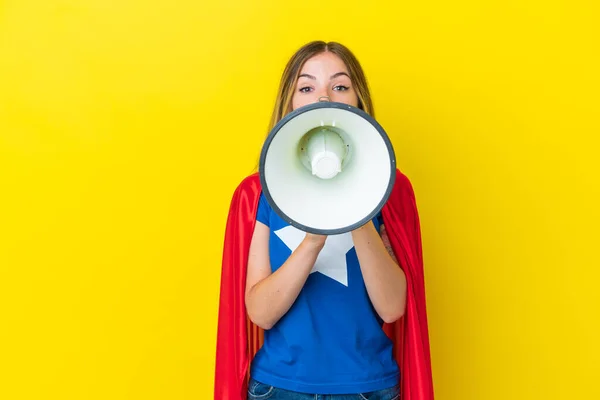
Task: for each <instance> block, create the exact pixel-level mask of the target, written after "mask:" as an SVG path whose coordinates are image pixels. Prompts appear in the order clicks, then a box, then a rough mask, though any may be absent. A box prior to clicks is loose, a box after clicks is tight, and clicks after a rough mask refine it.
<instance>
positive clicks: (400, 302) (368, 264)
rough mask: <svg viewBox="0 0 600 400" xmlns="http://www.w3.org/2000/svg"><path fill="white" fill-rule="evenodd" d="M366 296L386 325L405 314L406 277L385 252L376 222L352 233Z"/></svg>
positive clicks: (388, 253)
mask: <svg viewBox="0 0 600 400" xmlns="http://www.w3.org/2000/svg"><path fill="white" fill-rule="evenodd" d="M352 239H353V241H354V247H355V249H356V254H357V256H358V260H359V263H360V268H361V271H362V275H363V279H364V281H365V286H366V288H367V293H368V295H369V298H370V299H371V302H372V303H373V307H375V310H376V311H377V313H378V314H379V316H380V317H381V318H382V319H383V320H384V321H385V322H393V321H395V320H397V319H398V318H400V317H401V316H402V315H403V314H404V309H405V304H406V276H405V275H404V272H403V271H402V269H401V268H400V267H399V266H398V264H397V263H396V261H395V260H394V258H392V256H391V255H390V252H389V251H388V249H386V247H385V245H384V243H383V241H382V240H381V237H380V236H379V233H378V232H377V230H376V229H375V226H374V225H373V223H371V222H369V223H368V224H366V225H364V226H362V227H360V228H358V229H356V230H354V231H353V232H352Z"/></svg>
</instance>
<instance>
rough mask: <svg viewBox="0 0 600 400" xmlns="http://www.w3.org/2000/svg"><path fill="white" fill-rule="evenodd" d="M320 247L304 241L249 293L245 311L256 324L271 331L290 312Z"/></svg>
mask: <svg viewBox="0 0 600 400" xmlns="http://www.w3.org/2000/svg"><path fill="white" fill-rule="evenodd" d="M321 248H322V246H321V245H316V244H314V243H311V241H310V240H304V241H303V242H302V243H301V244H300V246H298V248H297V249H296V250H295V251H294V252H293V253H292V254H291V255H290V257H289V258H288V259H287V260H286V262H285V263H284V264H283V265H282V266H281V267H279V268H278V269H277V270H276V271H275V272H273V273H272V274H270V275H269V276H268V277H266V278H265V279H263V280H261V281H260V282H258V283H257V284H256V285H254V287H252V288H251V289H250V290H249V292H248V294H247V297H246V308H247V310H248V314H249V316H250V319H251V320H252V321H253V322H254V323H255V324H257V325H259V326H260V327H262V328H264V329H270V328H272V327H273V325H275V323H276V322H277V321H279V319H280V318H281V317H282V316H283V315H284V314H285V313H286V312H287V311H288V310H289V309H290V307H291V306H292V304H294V302H295V301H296V298H297V297H298V294H299V293H300V290H302V287H303V286H304V284H305V282H306V279H307V278H308V275H309V274H310V271H311V270H312V267H313V265H314V264H315V261H316V259H317V256H318V255H319V251H320V250H321Z"/></svg>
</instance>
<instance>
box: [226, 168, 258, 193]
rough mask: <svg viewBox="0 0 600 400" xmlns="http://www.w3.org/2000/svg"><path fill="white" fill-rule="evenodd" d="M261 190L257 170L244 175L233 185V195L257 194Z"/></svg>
mask: <svg viewBox="0 0 600 400" xmlns="http://www.w3.org/2000/svg"><path fill="white" fill-rule="evenodd" d="M261 192H262V188H261V185H260V177H259V176H258V172H256V173H254V174H252V175H248V176H246V177H244V178H243V179H242V180H241V181H240V182H239V183H238V184H237V186H236V187H235V190H234V192H233V197H239V196H249V195H251V196H257V195H259V194H260V193H261Z"/></svg>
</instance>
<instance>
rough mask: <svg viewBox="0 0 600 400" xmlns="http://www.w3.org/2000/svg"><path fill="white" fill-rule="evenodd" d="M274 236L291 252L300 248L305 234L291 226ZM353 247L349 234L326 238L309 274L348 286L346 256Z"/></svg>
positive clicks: (276, 232)
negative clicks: (319, 274)
mask: <svg viewBox="0 0 600 400" xmlns="http://www.w3.org/2000/svg"><path fill="white" fill-rule="evenodd" d="M275 234H276V235H277V236H278V237H279V238H280V239H281V240H282V241H283V243H285V245H286V246H287V247H288V248H289V249H290V250H291V251H292V252H293V251H294V250H296V248H298V246H300V243H302V240H304V237H305V236H306V233H305V232H302V231H301V230H300V229H298V228H295V227H293V226H291V225H290V226H286V227H285V228H282V229H279V230H277V231H275ZM353 247H354V242H353V241H352V234H351V233H350V232H347V233H343V234H341V235H331V236H328V237H327V239H326V240H325V245H324V246H323V248H322V249H321V252H320V253H319V255H318V256H317V260H316V261H315V265H314V266H313V269H312V271H311V272H310V273H311V274H312V273H313V272H320V273H322V274H323V275H325V276H328V277H329V278H331V279H333V280H335V281H337V282H339V283H341V284H342V285H344V286H348V265H347V263H346V254H347V253H348V252H349V251H350V250H351V249H352V248H353Z"/></svg>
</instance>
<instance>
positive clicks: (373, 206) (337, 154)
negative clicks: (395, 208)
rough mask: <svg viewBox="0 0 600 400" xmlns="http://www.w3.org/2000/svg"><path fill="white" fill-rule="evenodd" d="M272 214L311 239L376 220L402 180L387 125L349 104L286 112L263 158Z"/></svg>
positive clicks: (316, 105)
mask: <svg viewBox="0 0 600 400" xmlns="http://www.w3.org/2000/svg"><path fill="white" fill-rule="evenodd" d="M259 176H260V182H261V186H262V190H263V194H264V195H265V197H266V199H267V201H268V203H269V205H270V206H271V208H272V209H273V210H274V211H275V212H276V213H277V214H278V215H279V216H280V217H281V218H282V219H283V220H284V221H286V222H287V223H288V224H290V225H292V226H294V227H296V228H298V229H300V230H302V231H304V232H309V233H314V234H320V235H337V234H342V233H345V232H349V231H352V230H354V229H356V228H359V227H361V226H363V225H364V224H366V223H367V222H369V221H370V220H371V219H372V218H374V217H375V216H376V215H377V213H379V211H380V210H381V209H382V208H383V206H384V205H385V202H386V201H387V199H388V198H389V195H390V193H391V191H392V187H393V185H394V181H395V178H396V158H395V154H394V149H393V146H392V144H391V142H390V140H389V138H388V136H387V134H386V132H385V131H384V129H383V128H382V127H381V125H380V124H379V123H378V122H377V121H376V120H375V119H374V118H373V117H371V116H370V115H369V114H367V113H366V112H364V111H363V110H361V109H359V108H356V107H353V106H351V105H348V104H343V103H336V102H318V103H312V104H309V105H306V106H303V107H301V108H298V109H296V110H294V111H292V112H290V113H289V114H287V115H286V116H285V117H284V118H283V119H282V120H281V121H279V122H278V123H277V124H276V125H275V127H274V128H273V129H272V130H271V132H269V135H268V136H267V138H266V140H265V142H264V144H263V146H262V151H261V154H260V161H259Z"/></svg>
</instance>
